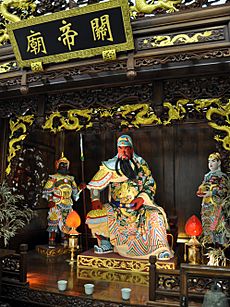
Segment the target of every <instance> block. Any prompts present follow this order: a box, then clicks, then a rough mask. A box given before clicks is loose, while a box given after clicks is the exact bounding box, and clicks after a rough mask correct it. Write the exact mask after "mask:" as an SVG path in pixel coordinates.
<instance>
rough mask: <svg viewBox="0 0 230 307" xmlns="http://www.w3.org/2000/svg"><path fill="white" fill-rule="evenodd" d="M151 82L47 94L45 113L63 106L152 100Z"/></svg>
mask: <svg viewBox="0 0 230 307" xmlns="http://www.w3.org/2000/svg"><path fill="white" fill-rule="evenodd" d="M152 95H153V91H152V84H151V83H150V84H140V85H133V86H123V87H113V88H112V87H109V88H100V89H87V90H81V91H76V92H68V93H61V94H57V95H56V94H55V95H48V97H47V103H46V113H50V112H53V111H56V110H60V109H61V108H62V107H63V106H66V105H68V106H69V107H78V108H83V109H86V108H90V107H107V108H108V107H112V106H119V105H120V104H122V103H125V102H128V101H129V102H130V101H132V102H135V101H136V102H139V103H143V102H146V101H151V100H152Z"/></svg>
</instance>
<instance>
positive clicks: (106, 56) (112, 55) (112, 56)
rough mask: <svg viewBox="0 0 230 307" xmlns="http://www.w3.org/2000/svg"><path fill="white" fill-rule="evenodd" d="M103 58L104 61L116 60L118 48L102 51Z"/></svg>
mask: <svg viewBox="0 0 230 307" xmlns="http://www.w3.org/2000/svg"><path fill="white" fill-rule="evenodd" d="M102 58H103V60H104V61H115V60H116V58H117V56H116V49H110V50H104V51H102Z"/></svg>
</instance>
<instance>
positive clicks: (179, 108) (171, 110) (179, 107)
mask: <svg viewBox="0 0 230 307" xmlns="http://www.w3.org/2000/svg"><path fill="white" fill-rule="evenodd" d="M188 102H189V100H188V99H180V100H178V101H177V102H176V105H172V104H171V103H170V102H164V103H163V106H164V107H166V108H168V119H167V120H164V121H163V125H164V126H166V125H168V124H170V123H171V121H172V120H177V119H182V118H183V117H184V114H186V109H185V108H184V107H183V106H184V105H186V104H187V103H188Z"/></svg>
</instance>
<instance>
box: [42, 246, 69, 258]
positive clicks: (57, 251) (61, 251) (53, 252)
mask: <svg viewBox="0 0 230 307" xmlns="http://www.w3.org/2000/svg"><path fill="white" fill-rule="evenodd" d="M36 252H37V253H39V254H40V255H42V256H46V257H57V256H62V255H66V254H68V253H69V252H70V250H69V248H68V247H63V246H55V247H54V248H49V247H48V246H47V245H37V246H36Z"/></svg>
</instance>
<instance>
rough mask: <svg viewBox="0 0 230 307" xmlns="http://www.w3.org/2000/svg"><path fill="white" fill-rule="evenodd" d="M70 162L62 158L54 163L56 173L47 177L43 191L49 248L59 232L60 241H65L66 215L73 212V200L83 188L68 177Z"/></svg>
mask: <svg viewBox="0 0 230 307" xmlns="http://www.w3.org/2000/svg"><path fill="white" fill-rule="evenodd" d="M69 165H70V162H69V160H67V158H66V157H64V154H63V153H62V156H61V158H60V159H59V160H57V161H56V165H55V166H56V170H57V172H56V173H55V174H54V175H49V178H48V181H47V182H46V184H45V186H44V190H43V198H46V199H47V200H48V207H49V212H48V217H47V220H48V227H47V231H48V232H49V246H55V239H56V234H57V233H58V232H59V231H60V232H61V237H62V241H64V240H65V233H68V230H69V229H67V228H68V227H67V226H66V224H65V221H66V218H67V216H68V214H69V213H70V212H71V211H72V210H73V209H72V206H73V200H75V201H77V200H78V199H79V195H80V193H81V191H82V189H83V188H84V185H83V184H81V185H80V186H79V187H78V186H77V184H76V182H75V180H74V177H73V176H70V175H69Z"/></svg>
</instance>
